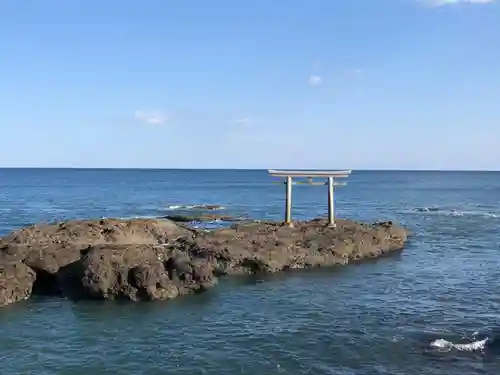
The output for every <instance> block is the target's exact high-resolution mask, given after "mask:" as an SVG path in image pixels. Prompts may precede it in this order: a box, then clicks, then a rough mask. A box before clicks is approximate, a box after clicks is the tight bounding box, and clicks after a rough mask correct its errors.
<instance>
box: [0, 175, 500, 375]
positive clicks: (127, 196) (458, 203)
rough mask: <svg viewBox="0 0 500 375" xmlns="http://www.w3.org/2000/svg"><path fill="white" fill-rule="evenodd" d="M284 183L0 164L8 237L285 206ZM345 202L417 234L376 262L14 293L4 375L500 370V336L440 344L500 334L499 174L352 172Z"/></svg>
mask: <svg viewBox="0 0 500 375" xmlns="http://www.w3.org/2000/svg"><path fill="white" fill-rule="evenodd" d="M272 181H273V179H272V178H271V177H269V176H268V175H267V172H265V171H228V170H220V171H207V170H205V171H193V170H64V169H0V235H5V234H7V233H8V232H10V231H12V230H14V229H17V228H21V227H23V226H26V225H30V224H32V223H36V222H53V221H59V220H65V219H70V218H89V217H90V218H99V217H125V218H128V217H158V216H164V215H167V214H170V213H172V212H176V211H175V210H174V208H175V207H174V206H179V205H195V204H218V205H222V206H224V207H225V208H226V209H225V210H223V211H222V212H223V213H224V214H230V215H235V216H249V217H252V218H269V219H280V218H282V215H283V198H284V186H283V185H280V184H274V183H272ZM293 200H294V202H293V203H294V206H293V216H294V218H297V219H306V218H312V217H316V216H319V215H325V214H326V204H327V201H326V187H325V188H324V187H318V186H315V187H309V186H296V187H294V190H293ZM336 207H337V213H338V216H342V217H349V218H354V219H359V220H366V221H375V220H379V219H383V220H394V221H396V222H398V223H401V224H403V225H406V226H408V227H409V228H410V230H411V231H412V232H413V233H414V236H413V238H412V239H411V241H410V242H409V244H408V246H407V248H406V249H405V251H404V252H403V253H401V254H394V255H391V256H389V257H387V258H383V259H379V260H376V261H372V262H368V263H363V264H360V265H352V266H348V267H342V268H335V269H323V270H319V271H317V270H315V271H312V270H310V271H294V272H292V273H287V274H280V275H273V276H271V277H267V278H265V279H256V278H235V279H229V280H224V281H222V282H221V283H220V285H219V286H218V287H216V288H214V289H212V290H210V291H209V292H207V293H205V294H203V295H199V296H191V297H186V298H181V299H178V300H174V301H169V302H158V303H141V304H132V303H112V302H110V303H98V302H79V303H72V302H68V301H65V300H60V299H51V298H45V299H44V298H37V299H33V300H30V301H26V302H22V303H19V304H16V305H12V306H10V307H7V308H3V309H0V329H1V333H2V334H1V335H0V374H4V373H5V374H40V375H48V374H75V375H78V374H82V375H83V374H88V373H91V374H93V375H100V374H108V373H109V374H144V375H146V374H147V375H149V374H214V375H215V374H218V375H222V374H231V375H233V374H255V375H261V374H297V375H298V374H314V375H316V374H317V375H320V374H340V375H348V374H349V375H350V374H360V375H365V374H366V375H371V374H394V375H408V374H412V375H413V374H426V375H427V374H432V375H449V374H470V375H475V374H500V350H499V348H498V347H497V348H495V346H492V347H491V349H486V351H485V352H484V353H478V352H474V353H467V352H459V351H453V350H452V351H450V352H447V353H443V352H436V351H431V350H429V343H430V342H431V341H433V340H435V339H437V338H445V339H446V340H450V341H453V342H466V341H467V340H469V339H463V336H471V335H472V334H473V332H475V331H478V333H479V335H483V336H484V335H486V336H489V337H492V338H495V337H497V336H498V337H499V338H500V313H499V311H500V309H499V307H500V288H499V285H500V281H499V280H500V237H499V233H500V173H495V172H368V171H353V174H352V175H351V177H349V179H348V185H347V186H346V187H341V188H338V189H337V191H336ZM461 340H462V341H461ZM464 340H465V341H464Z"/></svg>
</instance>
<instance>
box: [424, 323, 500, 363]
mask: <svg viewBox="0 0 500 375" xmlns="http://www.w3.org/2000/svg"><path fill="white" fill-rule="evenodd" d="M478 337H480V339H479V338H478ZM457 341H458V340H457ZM429 348H430V349H431V350H435V351H437V352H451V351H457V352H480V353H485V354H487V353H489V354H494V355H495V356H496V355H498V353H499V352H500V330H499V329H498V328H497V329H494V330H488V331H486V332H483V333H482V334H480V333H479V332H478V331H476V332H474V333H473V334H472V335H471V336H469V337H468V336H462V337H461V338H460V342H455V341H454V340H453V339H452V338H447V339H445V338H442V337H441V338H437V339H435V337H434V339H433V340H432V341H431V342H430V343H429Z"/></svg>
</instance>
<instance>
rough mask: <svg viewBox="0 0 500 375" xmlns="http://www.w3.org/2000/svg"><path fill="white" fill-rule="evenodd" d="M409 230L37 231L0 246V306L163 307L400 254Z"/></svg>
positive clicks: (107, 226)
mask: <svg viewBox="0 0 500 375" xmlns="http://www.w3.org/2000/svg"><path fill="white" fill-rule="evenodd" d="M406 239H407V232H406V230H404V229H402V228H399V227H396V226H394V225H393V224H392V222H383V223H377V224H373V225H367V224H359V223H355V222H352V221H348V220H338V222H337V227H336V228H330V227H328V225H327V223H326V221H324V220H320V219H318V220H312V221H308V222H302V223H295V225H294V226H293V227H287V226H283V225H281V224H278V223H258V222H254V223H242V224H236V225H233V226H232V227H231V228H224V229H219V230H215V231H209V232H205V231H197V230H194V229H190V228H187V227H182V226H180V225H177V224H175V223H173V222H172V221H169V220H149V219H148V220H145V219H136V220H115V219H109V220H85V221H71V222H65V223H60V224H55V225H40V226H37V225H35V226H32V227H28V228H24V229H22V230H20V231H17V232H13V233H11V234H10V235H8V236H6V237H4V238H3V239H1V240H0V305H6V304H10V303H12V302H15V301H18V300H22V299H26V298H27V297H29V296H30V295H31V294H45V295H63V296H66V297H68V298H71V299H82V298H98V299H128V300H132V301H140V300H163V299H170V298H175V297H177V296H181V295H186V294H192V293H198V292H202V291H204V290H206V289H208V288H210V287H212V286H214V285H215V284H216V282H217V277H219V276H222V275H232V274H244V273H245V274H248V273H267V272H278V271H283V270H287V269H291V268H307V267H319V266H331V265H335V264H347V263H349V262H350V261H356V260H361V259H363V258H369V257H377V256H380V255H382V254H384V253H386V252H389V251H394V250H398V249H402V248H403V246H404V243H405V241H406Z"/></svg>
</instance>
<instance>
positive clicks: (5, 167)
mask: <svg viewBox="0 0 500 375" xmlns="http://www.w3.org/2000/svg"><path fill="white" fill-rule="evenodd" d="M2 169H4V170H5V169H11V170H12V169H38V170H44V169H48V170H144V171H268V170H269V169H272V168H193V167H189V168H187V167H184V168H181V167H175V168H165V167H36V166H32V167H24V166H23V167H12V166H0V170H2ZM293 169H294V170H309V171H314V170H325V169H317V168H293ZM341 169H342V168H341ZM344 169H345V168H344ZM349 169H350V170H352V171H353V172H354V171H359V172H500V169H425V168H422V169H396V168H359V169H357V168H349ZM280 170H285V171H286V170H292V168H280ZM328 170H337V169H335V168H333V169H332V168H329V169H328Z"/></svg>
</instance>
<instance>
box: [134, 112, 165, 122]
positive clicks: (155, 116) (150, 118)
mask: <svg viewBox="0 0 500 375" xmlns="http://www.w3.org/2000/svg"><path fill="white" fill-rule="evenodd" d="M134 118H135V119H136V120H137V121H140V122H145V123H147V124H154V125H162V124H165V123H166V122H167V121H168V119H169V116H168V115H167V114H166V113H164V112H162V111H158V110H145V109H138V110H136V111H135V112H134Z"/></svg>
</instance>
